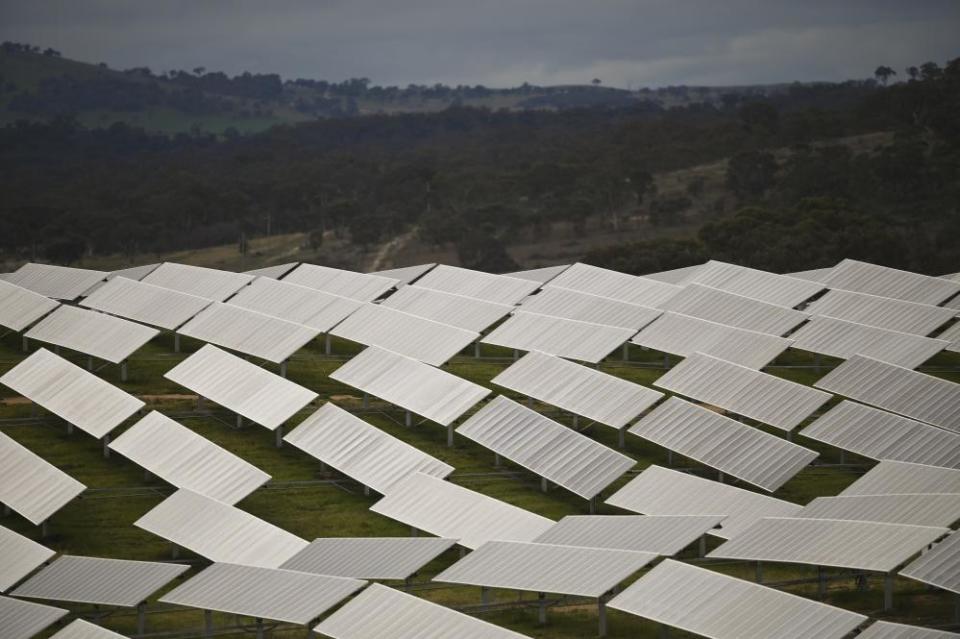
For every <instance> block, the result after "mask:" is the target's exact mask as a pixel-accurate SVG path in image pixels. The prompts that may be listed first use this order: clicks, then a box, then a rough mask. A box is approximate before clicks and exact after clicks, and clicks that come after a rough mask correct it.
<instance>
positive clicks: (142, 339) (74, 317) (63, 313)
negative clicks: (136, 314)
mask: <svg viewBox="0 0 960 639" xmlns="http://www.w3.org/2000/svg"><path fill="white" fill-rule="evenodd" d="M159 333H160V331H158V330H157V329H155V328H148V327H146V326H143V325H141V324H137V323H136V322H128V321H127V320H125V319H120V318H119V317H113V316H112V315H107V314H105V313H98V312H96V311H88V310H85V309H82V308H78V307H76V306H60V307H58V308H57V309H56V310H55V311H53V312H52V313H50V314H49V315H47V316H46V317H45V318H44V319H42V320H40V322H38V323H37V324H35V325H34V327H33V328H31V329H30V330H29V331H27V332H26V333H25V334H24V337H26V338H28V339H34V340H37V341H38V342H46V343H48V344H55V345H57V346H62V347H64V348H69V349H71V350H75V351H78V352H80V353H85V354H87V355H91V356H93V357H99V358H100V359H103V360H106V361H108V362H112V363H114V364H119V363H120V362H122V361H124V360H126V359H127V358H128V357H130V356H131V355H133V354H134V353H135V352H136V351H138V350H140V349H141V348H142V347H143V346H144V345H146V343H147V342H149V341H150V340H151V339H153V338H154V337H156V336H157V335H158V334H159Z"/></svg>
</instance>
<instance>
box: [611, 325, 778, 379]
mask: <svg viewBox="0 0 960 639" xmlns="http://www.w3.org/2000/svg"><path fill="white" fill-rule="evenodd" d="M630 341H631V342H632V343H633V344H636V345H638V346H644V347H646V348H650V349H653V350H657V351H661V352H664V353H671V354H673V355H679V356H681V357H687V356H689V355H692V354H693V353H697V352H700V353H706V354H707V355H712V356H713V357H717V358H719V359H723V360H726V361H728V362H733V363H734V364H740V365H741V366H746V367H747V368H755V369H761V368H763V367H764V366H766V365H767V364H769V363H770V362H772V361H773V360H774V359H775V358H776V357H777V355H779V354H780V353H782V352H783V351H785V350H787V348H789V347H790V345H791V344H792V343H793V341H792V340H790V339H787V338H784V337H779V336H777V335H770V334H768V333H758V332H757V331H748V330H746V329H742V328H735V327H733V326H727V325H725V324H717V323H716V322H711V321H708V320H704V319H700V318H697V317H691V316H689V315H682V314H680V313H672V312H667V313H664V314H663V315H661V316H660V317H659V318H658V319H656V320H655V321H654V322H653V323H652V324H650V325H649V326H647V327H646V328H644V329H643V330H641V331H640V332H639V333H638V334H637V335H635V336H634V337H633V339H631V340H630Z"/></svg>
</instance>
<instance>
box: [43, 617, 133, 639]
mask: <svg viewBox="0 0 960 639" xmlns="http://www.w3.org/2000/svg"><path fill="white" fill-rule="evenodd" d="M50 639H126V637H125V636H124V635H121V634H118V633H116V632H113V631H112V630H107V629H106V628H101V627H100V626H95V625H94V624H92V623H90V622H89V621H84V620H83V619H75V620H74V621H72V622H71V623H70V625H68V626H67V627H66V628H64V629H63V630H60V631H59V632H57V633H56V634H54V635H53V636H52V637H50Z"/></svg>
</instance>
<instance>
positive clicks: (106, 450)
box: [100, 435, 110, 459]
mask: <svg viewBox="0 0 960 639" xmlns="http://www.w3.org/2000/svg"><path fill="white" fill-rule="evenodd" d="M100 441H102V442H103V458H104V459H110V435H104V436H103V439H102V440H100Z"/></svg>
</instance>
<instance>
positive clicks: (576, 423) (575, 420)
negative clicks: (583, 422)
mask: <svg viewBox="0 0 960 639" xmlns="http://www.w3.org/2000/svg"><path fill="white" fill-rule="evenodd" d="M579 425H580V416H579V415H574V416H573V427H574V428H577V427H578V426H579Z"/></svg>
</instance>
